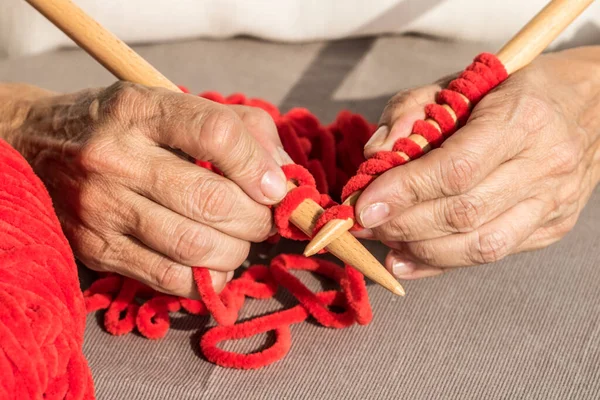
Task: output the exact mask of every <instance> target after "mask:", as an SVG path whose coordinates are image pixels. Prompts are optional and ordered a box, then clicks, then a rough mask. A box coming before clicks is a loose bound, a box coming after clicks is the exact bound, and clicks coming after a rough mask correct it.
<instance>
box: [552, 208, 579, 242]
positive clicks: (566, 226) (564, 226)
mask: <svg viewBox="0 0 600 400" xmlns="http://www.w3.org/2000/svg"><path fill="white" fill-rule="evenodd" d="M578 218H579V214H578V213H576V212H575V213H574V214H573V215H571V216H569V217H567V218H565V220H564V221H563V222H562V223H560V224H558V226H557V227H556V232H557V234H558V237H559V238H563V237H565V236H566V235H567V234H568V233H569V232H571V231H572V230H573V228H575V225H576V224H577V220H578Z"/></svg>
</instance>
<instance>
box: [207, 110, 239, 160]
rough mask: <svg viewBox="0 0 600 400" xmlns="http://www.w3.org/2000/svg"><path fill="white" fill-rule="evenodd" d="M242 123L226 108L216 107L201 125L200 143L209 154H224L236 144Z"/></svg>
mask: <svg viewBox="0 0 600 400" xmlns="http://www.w3.org/2000/svg"><path fill="white" fill-rule="evenodd" d="M242 131H243V127H242V123H241V121H240V119H239V117H238V116H237V114H236V113H235V112H234V111H232V110H230V109H229V108H226V107H222V106H220V107H217V108H215V110H213V111H211V112H210V114H209V115H208V116H207V117H206V120H205V123H204V124H203V125H202V130H201V135H202V141H203V142H204V143H205V146H206V149H207V151H208V153H209V155H210V154H226V153H228V152H231V150H232V149H234V148H235V146H236V145H237V144H238V142H239V139H240V136H241V134H242Z"/></svg>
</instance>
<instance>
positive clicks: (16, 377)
mask: <svg viewBox="0 0 600 400" xmlns="http://www.w3.org/2000/svg"><path fill="white" fill-rule="evenodd" d="M84 327H85V307H84V302H83V297H82V295H81V291H80V290H79V281H78V278H77V267H76V266H75V261H74V259H73V255H72V253H71V250H70V248H69V244H68V242H67V240H66V238H65V237H64V235H63V233H62V230H61V227H60V224H59V222H58V219H57V218H56V216H55V214H54V211H53V208H52V202H51V200H50V197H49V196H48V193H47V192H46V189H45V188H44V186H43V184H42V183H41V181H40V180H39V179H38V178H37V177H36V176H35V175H34V173H33V171H32V170H31V168H30V167H29V165H28V164H27V162H26V161H25V160H24V159H23V158H22V157H21V156H20V155H19V154H18V153H17V152H16V151H14V150H13V149H12V148H11V147H10V146H8V144H6V143H5V142H4V141H0V371H1V376H2V378H1V379H0V398H1V399H42V398H44V399H93V398H94V393H93V383H92V380H91V375H90V371H89V368H88V366H87V363H86V361H85V358H84V357H83V354H82V352H81V349H82V344H83V330H84Z"/></svg>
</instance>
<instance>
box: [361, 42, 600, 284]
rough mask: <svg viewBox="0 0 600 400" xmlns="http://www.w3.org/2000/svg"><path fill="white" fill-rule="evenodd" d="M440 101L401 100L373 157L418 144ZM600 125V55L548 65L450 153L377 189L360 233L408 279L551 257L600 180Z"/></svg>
mask: <svg viewBox="0 0 600 400" xmlns="http://www.w3.org/2000/svg"><path fill="white" fill-rule="evenodd" d="M440 89H441V87H440V86H439V85H432V86H428V87H424V88H421V89H417V90H413V91H409V92H404V93H400V94H399V95H397V96H395V97H394V98H393V99H392V100H391V101H390V102H389V104H388V106H387V108H386V109H385V111H384V113H383V116H382V119H381V122H380V124H381V125H382V126H385V127H388V129H386V128H383V129H381V131H380V133H379V134H378V135H377V136H376V137H374V139H373V140H372V141H371V142H370V143H368V144H367V147H366V148H365V153H366V155H370V154H372V153H374V152H375V151H378V150H391V148H392V145H393V143H394V142H395V141H396V140H397V139H398V138H399V137H405V136H408V134H409V133H410V129H411V127H412V125H413V123H414V121H416V120H417V119H422V118H423V117H424V113H423V106H424V105H425V104H427V103H431V102H433V101H434V98H435V97H434V96H435V93H436V92H437V91H439V90H440ZM599 115H600V48H598V47H595V48H592V47H590V48H581V49H575V50H570V51H565V52H561V53H555V54H549V55H544V56H541V57H539V58H538V59H537V60H536V61H535V62H534V63H532V64H531V65H530V66H528V67H527V68H525V69H523V70H521V71H519V72H517V73H515V74H513V75H512V76H511V77H509V78H508V80H507V81H505V82H504V83H503V84H502V85H500V86H499V87H498V88H496V90H494V91H492V92H491V93H490V94H488V95H487V96H486V97H485V98H484V99H483V100H482V101H481V102H480V103H479V104H478V105H477V106H476V107H475V108H474V110H473V112H472V114H471V117H470V119H469V121H468V122H467V124H466V125H465V126H464V127H463V128H462V129H460V130H459V131H457V132H456V133H455V134H454V135H453V136H451V137H450V138H449V139H447V140H446V141H445V142H444V143H443V145H442V146H441V147H440V148H439V149H436V150H433V151H431V152H430V153H428V154H426V155H424V156H423V157H421V158H420V159H417V160H415V161H411V162H410V163H407V164H405V165H403V166H400V167H397V168H394V169H392V170H390V171H388V172H386V173H384V174H383V175H381V176H380V177H378V178H377V179H376V180H375V181H374V182H373V183H372V184H371V185H369V187H368V188H367V189H366V190H365V191H364V192H363V194H362V195H361V196H360V198H359V199H358V202H357V204H356V210H357V215H358V216H359V217H358V218H359V221H360V223H361V224H362V225H363V226H365V227H366V228H370V229H371V231H369V230H367V232H366V233H367V234H369V232H370V233H371V234H372V235H373V236H374V237H375V238H377V239H379V240H381V241H383V242H384V243H386V244H387V245H388V246H389V247H391V248H392V250H391V251H390V253H389V254H388V257H387V259H386V267H387V268H388V269H389V270H390V271H391V272H392V273H394V274H395V275H396V276H397V277H398V278H404V279H413V278H421V277H427V276H433V275H437V274H440V273H442V272H443V271H445V270H447V269H450V268H454V267H461V266H470V265H477V264H484V263H491V262H495V261H498V260H500V259H502V258H503V257H505V256H507V255H509V254H512V253H517V252H521V251H528V250H534V249H539V248H543V247H546V246H548V245H550V244H551V243H554V242H556V241H558V240H559V239H561V238H562V237H563V236H564V235H565V234H567V232H569V231H570V230H571V229H572V228H573V226H574V225H575V222H576V221H577V218H578V216H579V214H580V212H581V210H582V208H583V207H584V206H585V204H586V202H587V200H588V198H589V197H590V195H591V193H592V191H593V189H594V187H595V186H596V185H597V183H598V181H599V179H600V118H599ZM381 132H382V133H381ZM388 132H389V133H388ZM386 135H387V136H386ZM362 235H363V236H365V233H364V232H363V234H362Z"/></svg>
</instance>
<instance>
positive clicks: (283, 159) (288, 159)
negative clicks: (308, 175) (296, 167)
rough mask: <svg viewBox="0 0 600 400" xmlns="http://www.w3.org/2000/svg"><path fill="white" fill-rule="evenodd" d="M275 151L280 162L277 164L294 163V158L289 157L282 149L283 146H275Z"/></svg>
mask: <svg viewBox="0 0 600 400" xmlns="http://www.w3.org/2000/svg"><path fill="white" fill-rule="evenodd" d="M277 153H278V154H279V158H280V160H281V164H279V166H283V165H288V164H293V163H294V160H292V157H290V155H289V154H288V153H287V152H286V151H285V150H284V149H283V147H281V146H277Z"/></svg>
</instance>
